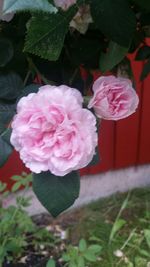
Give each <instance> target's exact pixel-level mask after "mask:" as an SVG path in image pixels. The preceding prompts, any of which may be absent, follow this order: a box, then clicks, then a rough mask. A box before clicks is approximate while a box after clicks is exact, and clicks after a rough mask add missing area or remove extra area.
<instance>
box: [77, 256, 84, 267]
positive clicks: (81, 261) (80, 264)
mask: <svg viewBox="0 0 150 267" xmlns="http://www.w3.org/2000/svg"><path fill="white" fill-rule="evenodd" d="M78 267H85V260H84V258H83V256H78Z"/></svg>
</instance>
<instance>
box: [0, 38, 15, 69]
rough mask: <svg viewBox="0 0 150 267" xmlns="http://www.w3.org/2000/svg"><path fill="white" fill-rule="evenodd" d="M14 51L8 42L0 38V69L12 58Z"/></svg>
mask: <svg viewBox="0 0 150 267" xmlns="http://www.w3.org/2000/svg"><path fill="white" fill-rule="evenodd" d="M13 54H14V50H13V45H12V43H11V41H10V40H8V39H6V38H0V67H4V66H5V65H6V64H7V63H8V62H9V61H10V60H11V59H12V57H13Z"/></svg>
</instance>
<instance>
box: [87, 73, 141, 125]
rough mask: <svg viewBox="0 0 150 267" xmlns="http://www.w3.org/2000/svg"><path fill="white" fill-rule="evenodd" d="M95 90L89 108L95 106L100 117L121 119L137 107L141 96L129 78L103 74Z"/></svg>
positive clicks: (95, 85) (96, 83)
mask: <svg viewBox="0 0 150 267" xmlns="http://www.w3.org/2000/svg"><path fill="white" fill-rule="evenodd" d="M93 91H94V96H93V98H92V99H91V101H90V102H89V105H88V108H93V109H94V111H95V114H96V115H97V117H99V118H103V119H105V120H120V119H123V118H126V117H128V116H130V115H131V114H132V113H134V112H135V111H136V109H137V106H138V103H139V98H138V96H137V94H136V92H135V90H134V89H133V87H132V83H131V81H130V80H129V79H125V78H120V77H119V78H116V77H115V76H106V77H104V76H103V77H100V78H98V79H97V80H96V81H95V82H94V85H93Z"/></svg>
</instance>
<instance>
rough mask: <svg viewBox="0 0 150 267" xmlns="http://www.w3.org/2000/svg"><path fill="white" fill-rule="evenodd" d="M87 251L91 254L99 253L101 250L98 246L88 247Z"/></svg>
mask: <svg viewBox="0 0 150 267" xmlns="http://www.w3.org/2000/svg"><path fill="white" fill-rule="evenodd" d="M88 249H89V250H90V251H92V252H93V253H99V252H100V251H101V250H102V247H101V246H99V245H91V246H89V247H88Z"/></svg>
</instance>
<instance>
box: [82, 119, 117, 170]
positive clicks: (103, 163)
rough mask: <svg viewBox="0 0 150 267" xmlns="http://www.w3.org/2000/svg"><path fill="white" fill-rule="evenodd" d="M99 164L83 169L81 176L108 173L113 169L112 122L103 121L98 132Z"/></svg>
mask: <svg viewBox="0 0 150 267" xmlns="http://www.w3.org/2000/svg"><path fill="white" fill-rule="evenodd" d="M98 146H99V154H100V163H99V164H97V165H95V166H91V167H87V168H84V169H82V170H81V171H80V173H81V175H88V174H97V173H100V172H104V171H108V170H110V169H113V167H114V162H113V161H114V122H113V121H106V120H103V121H102V122H101V126H100V130H99V144H98Z"/></svg>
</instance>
